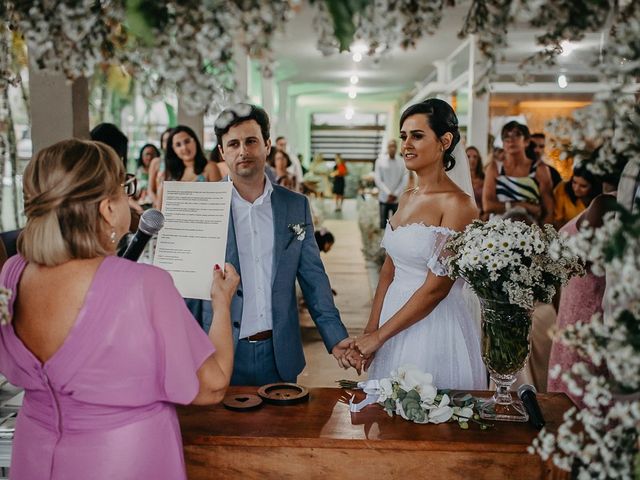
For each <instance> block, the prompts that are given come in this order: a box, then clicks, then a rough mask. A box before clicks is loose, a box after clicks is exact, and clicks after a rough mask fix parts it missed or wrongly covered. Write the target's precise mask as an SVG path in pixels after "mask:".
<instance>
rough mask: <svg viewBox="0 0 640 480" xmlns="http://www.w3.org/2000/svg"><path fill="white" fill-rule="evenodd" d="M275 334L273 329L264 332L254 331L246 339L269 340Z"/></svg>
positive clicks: (253, 340) (251, 340)
mask: <svg viewBox="0 0 640 480" xmlns="http://www.w3.org/2000/svg"><path fill="white" fill-rule="evenodd" d="M272 336H273V330H265V331H264V332H258V333H254V334H253V335H251V336H249V337H246V338H245V340H248V341H250V342H261V341H262V340H269V339H270V338H271V337H272Z"/></svg>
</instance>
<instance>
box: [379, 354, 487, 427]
mask: <svg viewBox="0 0 640 480" xmlns="http://www.w3.org/2000/svg"><path fill="white" fill-rule="evenodd" d="M474 400H475V399H474V398H473V397H472V396H471V395H465V396H464V397H462V399H461V400H460V401H459V402H458V405H454V404H453V402H452V400H451V397H450V396H449V393H448V391H447V390H438V389H437V388H436V386H435V385H433V376H432V375H431V374H430V373H425V372H422V371H421V370H420V369H419V368H418V367H416V366H414V365H403V366H401V367H399V368H398V369H397V370H394V371H392V372H391V377H389V378H383V379H381V380H380V396H379V397H378V403H379V404H381V405H382V406H383V407H384V410H385V412H387V413H388V414H389V416H393V415H394V414H395V415H400V416H401V417H402V418H404V419H405V420H409V421H412V422H415V423H444V422H450V421H456V422H458V424H459V425H460V427H461V428H463V429H467V428H469V422H477V423H479V424H480V428H481V429H483V430H484V429H486V428H487V427H488V425H487V424H485V423H482V422H480V420H479V417H478V415H477V413H474Z"/></svg>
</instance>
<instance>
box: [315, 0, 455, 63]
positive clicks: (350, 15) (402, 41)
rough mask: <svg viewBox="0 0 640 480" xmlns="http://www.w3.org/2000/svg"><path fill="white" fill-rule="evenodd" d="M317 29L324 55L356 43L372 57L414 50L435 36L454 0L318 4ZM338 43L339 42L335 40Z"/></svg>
mask: <svg viewBox="0 0 640 480" xmlns="http://www.w3.org/2000/svg"><path fill="white" fill-rule="evenodd" d="M316 3H317V8H316V16H315V21H314V27H315V29H316V32H317V34H318V36H319V41H318V48H319V49H320V51H321V52H322V53H323V54H325V55H330V54H332V53H336V52H338V51H344V50H348V49H349V46H350V45H351V44H352V43H353V41H354V40H356V41H361V42H364V44H365V45H366V46H367V51H368V54H369V55H376V56H377V55H380V54H383V53H385V52H388V51H389V50H390V49H391V48H393V47H395V46H400V47H401V48H403V49H407V48H413V47H415V45H416V42H417V41H418V40H420V39H421V38H422V37H424V36H425V35H431V34H433V33H434V32H435V31H436V30H437V28H438V26H439V25H440V21H441V20H442V13H443V9H444V7H445V6H447V5H450V6H452V5H454V4H455V2H454V0H371V1H366V0H364V1H358V0H352V1H351V2H341V1H334V0H327V1H325V2H323V1H318V2H316ZM336 40H337V41H336Z"/></svg>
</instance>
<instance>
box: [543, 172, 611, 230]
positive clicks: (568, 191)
mask: <svg viewBox="0 0 640 480" xmlns="http://www.w3.org/2000/svg"><path fill="white" fill-rule="evenodd" d="M601 193H602V183H601V182H600V180H599V179H598V178H596V176H595V175H594V174H593V173H591V172H590V171H589V170H587V169H586V168H585V167H576V168H575V169H574V170H573V175H572V176H571V180H569V181H568V182H562V183H561V184H559V185H558V186H557V187H556V188H555V190H554V191H553V199H554V212H553V226H554V227H556V228H557V229H558V230H559V229H560V228H562V227H563V225H564V224H565V223H567V222H568V221H569V220H571V219H572V218H574V217H576V216H578V215H580V214H581V213H582V212H583V211H584V210H585V209H586V208H587V207H588V206H589V204H590V203H591V200H592V199H594V198H595V197H597V196H598V195H600V194H601Z"/></svg>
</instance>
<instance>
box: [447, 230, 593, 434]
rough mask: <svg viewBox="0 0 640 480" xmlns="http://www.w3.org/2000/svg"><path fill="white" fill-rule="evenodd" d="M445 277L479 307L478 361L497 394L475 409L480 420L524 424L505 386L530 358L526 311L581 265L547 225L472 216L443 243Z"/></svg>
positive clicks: (523, 415)
mask: <svg viewBox="0 0 640 480" xmlns="http://www.w3.org/2000/svg"><path fill="white" fill-rule="evenodd" d="M445 255H446V256H445V258H444V263H445V265H446V266H447V269H448V272H449V276H450V277H454V278H455V277H462V278H464V279H465V280H466V281H467V282H468V283H469V284H470V285H471V287H472V288H473V290H474V291H475V292H476V293H477V294H478V296H479V297H480V302H481V305H482V359H483V361H484V363H485V365H486V366H487V369H488V370H489V373H490V374H491V378H492V380H493V381H494V382H495V384H496V393H495V394H494V396H493V398H492V399H491V400H489V401H487V402H486V403H485V404H484V405H483V406H482V407H481V409H480V416H481V417H482V418H485V419H493V420H505V421H519V422H524V421H526V420H527V419H528V415H527V414H526V412H525V411H524V407H523V406H522V403H521V402H520V401H518V400H515V401H514V400H513V398H512V396H511V393H510V388H511V385H512V384H513V382H514V381H515V378H516V375H517V374H518V372H519V371H520V370H521V369H522V368H523V367H524V365H525V362H526V361H527V358H528V356H529V349H530V347H529V345H530V344H529V333H530V331H531V311H532V310H533V307H534V303H535V302H536V301H542V302H550V301H551V299H552V298H553V295H554V294H555V292H556V288H557V286H558V285H564V284H566V283H567V282H568V281H569V278H570V277H571V276H573V275H575V274H577V273H583V272H584V269H583V267H582V264H581V263H580V261H579V260H578V257H577V256H576V255H574V254H573V253H571V251H570V250H569V249H568V248H566V246H565V244H564V240H563V239H562V238H561V237H560V236H559V235H558V232H557V231H556V230H555V229H554V228H553V227H552V226H551V225H545V226H544V228H540V227H538V226H537V225H527V224H525V223H523V222H514V221H511V220H503V219H499V218H496V219H492V220H490V221H488V222H482V221H480V220H476V221H474V222H473V223H471V224H470V225H468V226H467V228H466V229H465V230H464V231H463V232H460V233H458V234H455V235H454V236H453V237H451V238H450V239H449V240H448V241H447V244H446V245H445Z"/></svg>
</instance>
